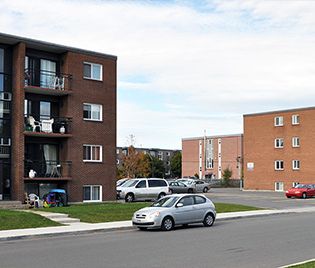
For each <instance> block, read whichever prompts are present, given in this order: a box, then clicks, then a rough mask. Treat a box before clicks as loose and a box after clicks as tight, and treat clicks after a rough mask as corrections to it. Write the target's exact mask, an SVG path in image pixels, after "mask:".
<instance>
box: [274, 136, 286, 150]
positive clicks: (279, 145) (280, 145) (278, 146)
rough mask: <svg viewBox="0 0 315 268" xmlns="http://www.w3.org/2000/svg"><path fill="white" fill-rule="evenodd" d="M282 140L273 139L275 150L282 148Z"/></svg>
mask: <svg viewBox="0 0 315 268" xmlns="http://www.w3.org/2000/svg"><path fill="white" fill-rule="evenodd" d="M283 144H284V141H283V138H277V139H275V148H283Z"/></svg>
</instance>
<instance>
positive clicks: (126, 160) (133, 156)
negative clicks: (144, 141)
mask: <svg viewBox="0 0 315 268" xmlns="http://www.w3.org/2000/svg"><path fill="white" fill-rule="evenodd" d="M139 165H140V155H139V153H138V152H137V151H136V149H135V148H134V147H133V146H129V147H128V153H127V155H125V156H124V157H123V174H124V176H125V177H128V178H135V177H136V176H137V174H138V173H139Z"/></svg>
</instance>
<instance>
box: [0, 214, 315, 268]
mask: <svg viewBox="0 0 315 268" xmlns="http://www.w3.org/2000/svg"><path fill="white" fill-rule="evenodd" d="M314 222H315V214H313V213H303V214H290V215H281V216H280V215H277V216H268V217H259V218H250V219H239V220H228V221H222V222H217V223H216V224H215V225H214V226H213V227H211V228H205V227H201V226H192V227H188V228H177V229H176V230H175V231H171V232H162V231H158V230H154V231H138V230H129V231H126V230H125V231H115V232H107V233H105V232H99V233H93V234H85V235H77V236H63V237H50V238H36V239H35V238H32V239H23V240H15V241H2V242H0V267H1V268H15V267H16V268H17V267H19V268H20V267H27V268H42V267H45V268H54V267H56V268H60V267H66V268H72V267H74V268H81V267H82V268H86V267H95V268H98V267H102V268H103V267H110V268H112V267H113V268H123V267H128V268H132V267H134V268H142V267H143V268H150V267H172V268H173V267H174V268H175V267H194V268H196V267H242V268H244V267H251V268H253V267H268V268H270V267H279V266H281V265H285V264H289V263H295V262H299V261H303V260H306V259H311V258H314V257H315V232H314Z"/></svg>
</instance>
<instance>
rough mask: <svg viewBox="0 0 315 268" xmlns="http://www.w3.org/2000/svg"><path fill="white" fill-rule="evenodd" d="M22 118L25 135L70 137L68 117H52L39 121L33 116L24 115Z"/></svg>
mask: <svg viewBox="0 0 315 268" xmlns="http://www.w3.org/2000/svg"><path fill="white" fill-rule="evenodd" d="M24 118H25V122H24V125H25V130H24V134H25V135H26V136H33V137H55V138H67V137H72V134H71V123H72V119H71V118H70V117H52V118H50V119H42V120H40V121H36V120H35V119H34V117H33V116H25V117H24Z"/></svg>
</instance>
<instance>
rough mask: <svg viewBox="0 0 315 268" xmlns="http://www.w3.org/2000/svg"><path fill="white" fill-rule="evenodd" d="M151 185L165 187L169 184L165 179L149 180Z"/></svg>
mask: <svg viewBox="0 0 315 268" xmlns="http://www.w3.org/2000/svg"><path fill="white" fill-rule="evenodd" d="M148 182H149V187H165V186H167V184H166V182H165V181H163V180H149V181H148Z"/></svg>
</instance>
